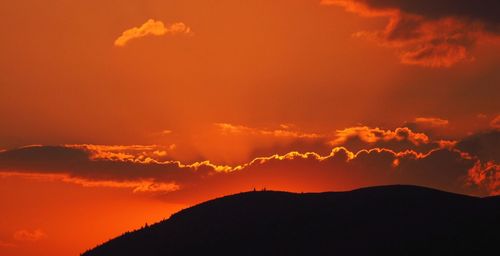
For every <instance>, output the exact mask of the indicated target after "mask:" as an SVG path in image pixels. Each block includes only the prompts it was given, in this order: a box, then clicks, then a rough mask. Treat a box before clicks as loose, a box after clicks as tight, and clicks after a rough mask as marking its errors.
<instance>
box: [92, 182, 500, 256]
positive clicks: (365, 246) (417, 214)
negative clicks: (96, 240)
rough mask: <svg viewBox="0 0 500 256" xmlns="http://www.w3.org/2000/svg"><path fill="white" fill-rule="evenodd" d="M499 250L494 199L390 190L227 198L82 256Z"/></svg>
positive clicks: (498, 203) (499, 219)
mask: <svg viewBox="0 0 500 256" xmlns="http://www.w3.org/2000/svg"><path fill="white" fill-rule="evenodd" d="M499 245H500V197H487V198H476V197H470V196H464V195H458V194H452V193H447V192H442V191H438V190H433V189H428V188H422V187H415V186H399V185H396V186H383V187H372V188H364V189H359V190H354V191H349V192H328V193H305V194H294V193H286V192H272V191H259V192H247V193H241V194H236V195H232V196H227V197H223V198H219V199H215V200H212V201H208V202H205V203H202V204H199V205H197V206H194V207H191V208H189V209H185V210H183V211H180V212H178V213H176V214H174V215H172V216H171V218H169V219H168V220H165V221H162V222H160V223H157V224H154V225H152V226H149V227H146V228H143V229H141V230H138V231H134V232H131V233H126V234H124V235H122V236H120V237H118V238H115V239H113V240H111V241H109V242H107V243H105V244H103V245H101V246H98V247H96V248H94V249H92V250H90V251H88V252H86V253H84V254H83V255H85V256H94V255H99V256H114V255H144V256H150V255H217V256H220V255H259V256H261V255H273V256H275V255H312V256H314V255H398V256H399V255H421V256H422V255H425V256H428V255H473V256H476V255H493V254H495V252H498V248H499V247H498V246H499ZM491 253H493V254H491Z"/></svg>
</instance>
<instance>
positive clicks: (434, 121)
mask: <svg viewBox="0 0 500 256" xmlns="http://www.w3.org/2000/svg"><path fill="white" fill-rule="evenodd" d="M415 123H417V124H420V125H423V126H430V127H443V126H447V125H448V124H450V122H449V121H448V120H446V119H441V118H437V117H417V118H415Z"/></svg>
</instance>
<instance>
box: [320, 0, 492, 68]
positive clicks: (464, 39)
mask: <svg viewBox="0 0 500 256" xmlns="http://www.w3.org/2000/svg"><path fill="white" fill-rule="evenodd" d="M323 3H325V4H334V5H340V6H344V7H345V8H346V9H347V10H350V11H353V12H356V13H359V14H361V15H366V16H386V17H389V18H390V20H389V23H388V24H387V26H386V27H385V29H384V30H382V31H374V32H360V33H357V35H359V36H363V37H367V38H369V39H372V40H375V41H377V42H378V43H380V44H382V45H385V46H388V47H393V48H395V49H397V50H398V53H399V56H400V59H401V62H402V63H405V64H413V65H421V66H428V67H450V66H452V65H454V64H456V63H458V62H461V61H466V60H471V59H473V57H472V56H471V53H470V51H471V49H472V48H473V47H474V46H475V45H476V44H477V42H478V41H480V40H481V39H483V38H496V37H498V36H499V34H500V18H499V15H498V13H500V2H498V1H496V0H486V1H474V0H458V1H454V0H436V1H418V0H409V1H397V0H324V1H323Z"/></svg>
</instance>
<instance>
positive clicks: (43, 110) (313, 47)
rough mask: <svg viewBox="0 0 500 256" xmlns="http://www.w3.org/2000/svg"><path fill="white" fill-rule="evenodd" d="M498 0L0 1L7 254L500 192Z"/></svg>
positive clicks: (0, 219)
mask: <svg viewBox="0 0 500 256" xmlns="http://www.w3.org/2000/svg"><path fill="white" fill-rule="evenodd" d="M498 13H500V2H499V1H497V0H484V1H473V0H434V1H421V0H407V1H396V0H250V1H230V0H218V1H212V0H204V1H202V0H169V1H161V0H130V1H111V0H101V1H89V0H85V1H84V0H73V1H57V0H45V1H38V0H31V1H27V0H17V1H2V2H1V3H0V28H1V31H2V33H3V34H2V36H1V40H0V56H1V57H0V120H2V123H1V124H2V125H0V205H1V206H2V207H1V209H2V210H1V213H0V255H5V256H11V255H12V256H19V255H40V256H44V255H78V254H79V253H81V252H83V251H85V250H86V249H90V248H92V247H94V246H96V245H97V244H99V243H102V242H105V241H107V240H108V239H110V238H112V237H114V236H117V235H119V234H121V233H123V232H125V231H127V230H132V229H136V228H139V227H141V226H142V225H144V224H145V223H146V222H148V223H153V222H156V221H159V220H162V219H164V218H168V217H169V216H170V214H172V213H175V212H176V211H178V210H180V209H183V208H185V207H189V206H191V205H193V204H196V203H199V202H202V201H205V200H208V199H212V198H214V197H218V196H223V195H227V194H232V193H236V192H241V191H248V190H252V189H254V188H256V189H263V188H266V189H272V190H286V191H295V192H316V191H336V190H349V189H355V188H359V187H364V186H373V185H382V184H415V185H423V186H429V187H433V188H438V189H443V190H446V191H452V192H457V193H464V194H469V195H476V196H486V195H496V194H500V100H499V99H500V86H499V85H500V15H498Z"/></svg>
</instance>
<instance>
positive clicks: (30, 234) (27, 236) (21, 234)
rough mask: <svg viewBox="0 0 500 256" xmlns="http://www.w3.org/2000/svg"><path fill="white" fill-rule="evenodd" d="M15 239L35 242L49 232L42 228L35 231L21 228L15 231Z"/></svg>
mask: <svg viewBox="0 0 500 256" xmlns="http://www.w3.org/2000/svg"><path fill="white" fill-rule="evenodd" d="M13 236H14V239H15V240H18V241H29V242H35V241H39V240H42V239H45V238H46V237H47V234H45V232H44V231H43V230H41V229H35V230H33V231H29V230H25V229H21V230H18V231H16V232H15V233H14V235H13Z"/></svg>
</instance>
